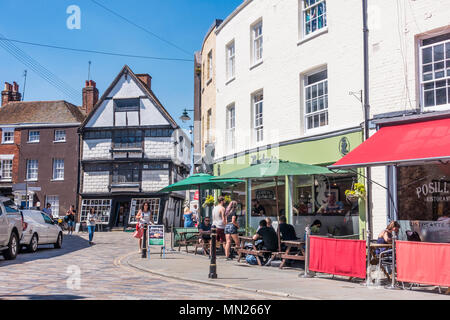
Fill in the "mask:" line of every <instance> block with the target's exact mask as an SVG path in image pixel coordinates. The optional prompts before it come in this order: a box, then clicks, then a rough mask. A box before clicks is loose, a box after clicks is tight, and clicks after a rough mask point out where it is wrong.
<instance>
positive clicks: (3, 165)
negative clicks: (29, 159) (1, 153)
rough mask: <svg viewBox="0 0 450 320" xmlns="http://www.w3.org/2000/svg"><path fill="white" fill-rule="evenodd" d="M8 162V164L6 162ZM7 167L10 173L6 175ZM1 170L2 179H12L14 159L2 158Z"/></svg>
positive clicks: (0, 162) (0, 161)
mask: <svg viewBox="0 0 450 320" xmlns="http://www.w3.org/2000/svg"><path fill="white" fill-rule="evenodd" d="M6 163H7V164H6ZM5 167H6V168H8V167H9V170H8V171H7V172H8V173H9V175H8V176H7V177H5V174H4V173H5V170H6V169H5ZM0 170H1V175H2V176H1V181H12V172H13V160H12V159H2V160H0Z"/></svg>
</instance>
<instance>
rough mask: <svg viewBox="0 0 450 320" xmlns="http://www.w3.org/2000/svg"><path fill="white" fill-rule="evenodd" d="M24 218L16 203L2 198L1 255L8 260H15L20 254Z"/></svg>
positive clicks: (0, 206) (0, 210)
mask: <svg viewBox="0 0 450 320" xmlns="http://www.w3.org/2000/svg"><path fill="white" fill-rule="evenodd" d="M22 229H23V218H22V215H21V214H20V212H19V210H18V209H17V206H16V205H15V204H14V202H13V201H12V200H11V199H9V198H6V197H0V254H2V255H3V257H4V258H5V259H6V260H13V259H15V258H16V257H17V253H18V252H19V241H20V239H21V238H22Z"/></svg>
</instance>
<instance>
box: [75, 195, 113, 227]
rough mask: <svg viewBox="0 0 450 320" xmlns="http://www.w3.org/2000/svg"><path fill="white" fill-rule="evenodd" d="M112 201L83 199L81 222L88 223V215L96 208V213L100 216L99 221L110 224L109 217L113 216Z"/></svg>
mask: <svg viewBox="0 0 450 320" xmlns="http://www.w3.org/2000/svg"><path fill="white" fill-rule="evenodd" d="M111 202H112V200H111V199H83V202H82V204H81V217H80V221H81V222H86V220H87V215H88V213H89V210H90V209H91V208H94V211H95V213H96V214H97V215H98V219H99V220H100V221H101V223H102V224H108V223H109V217H110V215H111Z"/></svg>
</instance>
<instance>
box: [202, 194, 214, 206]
mask: <svg viewBox="0 0 450 320" xmlns="http://www.w3.org/2000/svg"><path fill="white" fill-rule="evenodd" d="M202 206H203V208H206V207H212V206H214V196H212V195H209V196H207V197H206V199H205V202H203V205H202Z"/></svg>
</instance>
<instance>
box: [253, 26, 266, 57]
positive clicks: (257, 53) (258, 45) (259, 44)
mask: <svg viewBox="0 0 450 320" xmlns="http://www.w3.org/2000/svg"><path fill="white" fill-rule="evenodd" d="M259 30H260V33H259V34H258V32H259ZM263 34H264V33H263V21H262V19H260V20H258V21H257V22H256V23H254V24H253V25H252V27H251V39H252V62H253V63H252V64H253V66H255V65H257V64H259V63H261V62H262V61H263V48H264V47H263Z"/></svg>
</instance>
